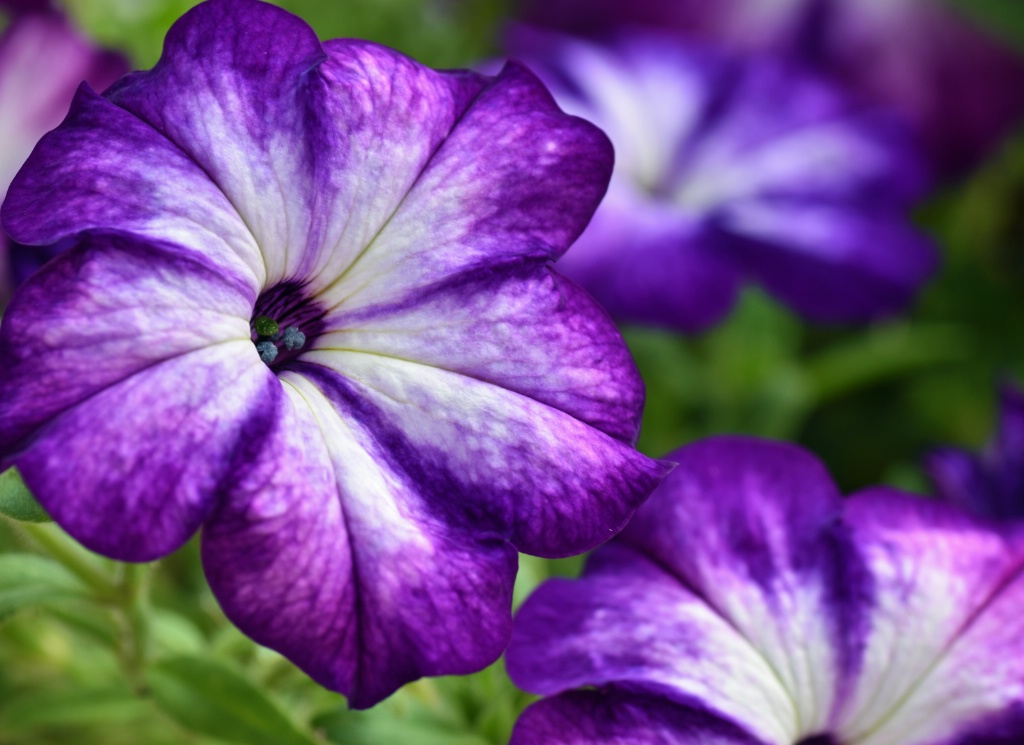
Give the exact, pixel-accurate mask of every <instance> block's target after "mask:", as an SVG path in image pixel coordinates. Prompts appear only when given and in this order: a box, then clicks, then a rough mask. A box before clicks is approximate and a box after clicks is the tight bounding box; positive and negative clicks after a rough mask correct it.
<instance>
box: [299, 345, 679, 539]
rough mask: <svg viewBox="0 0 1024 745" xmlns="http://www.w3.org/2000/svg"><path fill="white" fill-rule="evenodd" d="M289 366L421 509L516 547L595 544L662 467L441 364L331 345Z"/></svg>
mask: <svg viewBox="0 0 1024 745" xmlns="http://www.w3.org/2000/svg"><path fill="white" fill-rule="evenodd" d="M307 363H308V364H307ZM295 369H296V370H299V371H300V372H301V373H302V374H303V375H305V376H306V377H308V378H309V379H311V380H313V381H314V382H315V383H316V385H317V386H319V387H320V388H321V389H322V390H323V391H324V394H325V395H326V396H327V397H328V398H329V399H331V400H332V401H334V402H335V405H336V406H338V407H339V408H341V409H353V408H355V409H356V410H355V411H352V413H351V416H354V417H355V418H357V419H358V420H359V421H361V422H363V423H364V425H365V426H366V427H367V428H368V429H369V430H370V431H371V432H373V435H374V437H375V438H376V440H377V442H378V443H379V450H380V455H379V457H380V458H382V459H385V460H386V461H387V463H388V464H389V466H390V467H391V468H392V469H394V470H395V471H396V473H399V474H401V476H402V478H403V480H405V481H406V482H407V483H409V484H412V485H415V486H414V489H415V491H416V492H417V493H418V494H419V495H420V499H421V500H422V502H423V505H424V509H425V510H426V511H427V512H428V514H432V515H434V516H435V518H436V519H439V520H442V521H443V522H445V523H446V524H449V525H452V526H466V527H469V526H472V529H473V530H474V531H475V532H477V533H483V534H486V535H491V536H493V537H495V538H500V539H502V540H506V541H509V542H510V543H511V544H512V545H514V546H515V547H516V548H518V549H519V550H520V551H523V552H524V553H530V554H536V555H539V556H548V557H555V556H569V555H572V554H577V553H580V552H582V551H585V550H587V549H589V548H593V547H594V546H596V545H598V544H599V543H603V542H604V541H605V540H607V539H608V538H611V537H612V536H613V535H615V534H616V533H617V532H618V531H619V530H621V529H622V527H623V525H625V523H626V521H627V520H628V519H629V517H630V516H631V515H632V513H633V511H634V510H635V509H636V508H637V506H639V504H640V503H641V502H642V501H643V500H644V499H646V498H647V495H649V494H650V492H651V491H652V490H653V489H654V486H655V485H656V484H657V483H658V481H659V480H660V479H661V477H662V476H663V475H664V474H665V472H666V471H667V467H666V466H665V465H664V464H660V463H657V462H655V461H652V460H650V459H648V458H646V457H644V456H643V455H640V454H639V453H637V452H636V451H635V450H633V449H632V448H631V447H629V446H628V445H626V444H624V443H622V442H620V441H618V440H616V439H614V438H612V437H609V436H608V435H605V434H603V433H601V432H599V431H597V430H595V429H593V428H592V427H590V426H588V425H586V424H584V423H582V422H580V421H578V420H576V419H574V418H573V417H571V416H569V415H567V414H564V413H562V412H560V411H558V410H557V409H553V408H550V407H548V406H545V405H544V404H541V403H538V402H536V401H533V400H532V399H529V398H527V397H525V396H522V395H519V394H516V393H513V392H511V391H507V390H504V389H503V388H500V387H498V386H494V385H490V384H488V383H484V382H481V381H478V380H475V379H474V378H469V377H466V376H463V375H459V374H457V373H453V372H449V371H447V370H442V369H439V368H434V367H429V366H426V365H420V364H417V363H414V362H407V361H404V360H399V359H395V358H389V357H382V356H379V355H373V354H365V353H359V352H345V351H330V350H314V351H311V352H309V353H307V354H304V355H303V363H302V364H301V365H296V366H295ZM339 373H340V374H339ZM342 376H344V377H342Z"/></svg>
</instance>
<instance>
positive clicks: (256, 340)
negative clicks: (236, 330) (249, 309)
mask: <svg viewBox="0 0 1024 745" xmlns="http://www.w3.org/2000/svg"><path fill="white" fill-rule="evenodd" d="M303 288H304V285H303V284H302V283H300V282H281V283H279V284H277V285H274V286H273V287H271V288H270V289H269V290H266V291H265V292H263V293H262V294H261V295H260V297H259V299H258V300H257V301H256V309H255V310H254V311H253V316H252V320H251V321H249V330H250V333H251V334H252V341H253V344H255V345H256V351H258V352H259V354H260V359H262V360H263V362H265V363H266V364H267V366H268V367H270V368H271V369H273V370H278V369H280V368H282V367H283V366H284V365H286V364H287V363H288V362H289V361H290V360H293V359H295V358H296V357H298V356H299V355H300V354H301V353H302V350H303V349H307V348H309V346H310V344H311V343H312V342H313V341H314V340H315V339H316V337H317V336H319V335H320V333H321V332H322V331H323V329H324V320H323V318H324V309H323V308H322V307H321V306H320V305H319V304H318V303H316V302H315V301H313V300H312V299H311V298H309V297H308V296H307V295H306V294H305V293H304V292H303Z"/></svg>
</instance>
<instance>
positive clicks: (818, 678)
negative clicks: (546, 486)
mask: <svg viewBox="0 0 1024 745" xmlns="http://www.w3.org/2000/svg"><path fill="white" fill-rule="evenodd" d="M670 457H671V458H672V459H673V460H676V461H678V462H679V467H678V469H677V470H676V471H675V472H673V474H672V475H670V476H669V477H668V479H666V480H665V482H664V483H663V484H662V486H661V487H660V488H659V489H658V491H657V492H656V493H655V495H654V496H653V497H652V498H651V500H650V501H649V502H648V503H647V504H646V505H645V506H644V507H643V508H642V509H641V510H640V512H639V513H638V514H637V516H636V518H634V520H633V521H632V522H631V523H630V525H629V527H628V528H627V529H626V530H625V531H624V532H623V533H622V534H621V536H620V537H619V538H617V539H615V541H613V542H612V543H611V544H609V545H608V546H607V547H605V548H603V549H601V550H600V551H598V552H597V553H596V554H595V555H594V557H593V558H592V559H591V561H590V563H589V565H588V568H587V571H586V572H585V574H584V576H583V578H582V579H580V580H578V581H569V580H552V581H550V582H549V583H548V584H546V585H544V586H542V587H541V588H540V589H539V590H538V591H537V593H536V594H535V595H534V596H533V597H532V598H531V599H530V600H528V601H527V603H526V605H525V606H524V607H523V609H522V610H521V611H520V613H519V615H518V616H517V618H516V628H515V632H514V634H513V640H512V644H511V646H510V647H509V652H508V656H509V671H510V673H511V675H512V678H513V680H515V681H516V682H517V683H519V684H520V685H522V686H524V687H526V688H527V689H528V690H530V691H533V692H535V693H540V694H544V695H547V696H553V698H549V699H546V700H544V701H542V702H540V703H538V704H536V705H534V706H533V707H531V708H530V709H528V710H527V711H526V713H525V714H524V716H523V718H522V720H521V721H520V723H519V725H518V726H517V729H516V733H515V735H514V736H513V738H512V742H513V744H514V745H533V743H537V744H538V745H540V743H544V744H545V745H556V744H557V743H573V744H575V743H580V744H582V743H591V744H592V743H604V742H607V743H612V742H614V743H630V744H631V745H633V744H635V745H641V744H644V743H668V742H691V741H697V740H699V741H701V742H713V743H720V742H721V743H751V744H753V743H771V744H772V745H793V744H795V743H812V742H813V743H819V742H821V743H831V742H837V743H844V745H859V744H860V743H871V744H872V745H915V743H921V744H922V745H923V744H924V743H929V744H931V743H940V742H941V743H964V744H966V743H982V742H1011V741H1013V740H1011V739H1008V738H1019V737H1021V736H1024V718H1022V717H1021V711H1022V700H1024V689H1022V687H1021V679H1022V670H1024V662H1022V657H1021V654H1020V652H1021V645H1022V644H1024V641H1022V638H1024V637H1022V635H1021V626H1022V624H1024V621H1022V619H1021V616H1020V607H1021V602H1022V601H1024V580H1022V568H1024V540H1022V536H1020V535H1014V534H1008V533H1006V534H1004V533H1001V532H998V531H997V530H995V529H993V528H992V527H991V526H990V525H988V524H986V523H984V522H981V521H976V520H974V519H973V518H971V517H969V516H967V515H966V514H964V513H962V512H959V511H957V510H956V509H954V508H952V507H949V506H948V505H943V504H938V503H935V502H929V501H927V500H923V499H919V498H916V497H913V496H911V495H907V494H902V493H899V492H896V491H894V490H891V489H872V490H868V491H865V492H861V493H859V494H856V495H854V496H852V497H850V498H849V499H848V500H844V499H843V498H842V497H841V496H840V494H839V492H838V491H837V490H836V488H835V486H834V485H833V484H832V482H831V480H830V478H829V477H828V475H827V473H826V472H825V470H824V469H823V468H822V466H821V464H820V463H819V462H818V461H817V460H816V459H814V458H813V457H811V456H809V455H808V454H806V453H805V452H803V451H801V450H799V449H797V448H794V447H792V446H789V445H781V444H775V443H769V442H765V441H756V440H750V439H743V438H717V439H711V440H706V441H703V442H701V443H698V444H695V445H691V446H689V447H687V448H684V449H683V450H680V451H678V452H676V453H674V454H673V455H672V456H670ZM583 686H588V687H590V686H594V687H595V688H593V689H588V690H579V691H577V690H576V689H579V688H581V687H583Z"/></svg>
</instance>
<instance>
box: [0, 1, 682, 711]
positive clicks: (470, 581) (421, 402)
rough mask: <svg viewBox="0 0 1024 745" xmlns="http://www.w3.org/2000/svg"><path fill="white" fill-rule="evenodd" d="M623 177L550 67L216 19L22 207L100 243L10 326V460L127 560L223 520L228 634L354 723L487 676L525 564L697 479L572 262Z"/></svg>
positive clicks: (107, 115) (1, 430)
mask: <svg viewBox="0 0 1024 745" xmlns="http://www.w3.org/2000/svg"><path fill="white" fill-rule="evenodd" d="M610 167H611V150H610V147H609V146H608V143H607V140H606V138H604V136H603V135H601V133H600V132H599V131H598V130H596V129H595V128H594V127H592V126H591V125H589V124H587V123H586V122H583V121H581V120H577V119H573V118H570V117H568V116H566V115H564V114H562V112H560V111H559V110H558V109H557V107H555V105H554V103H553V102H552V101H551V98H550V96H549V95H548V93H547V92H546V91H545V90H544V88H543V87H542V86H541V85H540V83H539V82H538V81H537V80H536V78H534V77H533V76H532V75H531V74H530V73H528V72H527V71H526V70H524V69H523V68H521V67H518V66H515V65H512V66H509V67H508V68H507V69H506V70H505V71H504V72H502V73H501V74H500V75H499V76H498V77H497V78H493V79H492V78H484V77H482V76H478V75H475V74H471V73H466V72H452V73H437V72H434V71H432V70H430V69H428V68H425V67H423V66H421V65H419V64H418V63H416V62H414V61H413V60H411V59H409V58H407V57H405V56H403V55H401V54H399V53H397V52H393V51H391V50H389V49H387V48H384V47H381V46H379V45H375V44H372V43H365V42H360V41H352V40H341V41H332V42H327V43H325V44H324V45H321V44H320V43H319V42H318V41H317V38H316V36H315V34H314V33H313V31H312V30H311V29H310V28H309V26H307V25H306V24H305V23H304V22H302V21H301V20H299V19H298V18H296V17H294V16H292V15H290V14H288V13H286V12H284V11H282V10H280V9H278V8H275V7H273V6H270V5H267V4H263V3H258V2H254V1H253V0H210V2H207V3H204V4H202V5H200V6H199V7H197V8H196V9H195V10H193V11H191V12H189V13H188V14H186V15H185V16H184V17H183V18H182V19H181V20H180V21H179V22H178V23H177V24H176V25H175V26H174V27H173V28H172V29H171V31H170V32H169V33H168V37H167V41H166V45H165V49H164V55H163V57H162V58H161V61H160V63H159V64H158V65H157V66H156V67H155V68H154V69H153V70H151V71H149V72H143V73H136V74H133V75H130V76H127V77H125V78H124V79H122V80H121V81H120V82H119V83H117V84H115V85H114V86H113V87H112V88H111V90H110V91H109V92H108V93H107V95H106V97H101V96H97V95H96V94H95V93H93V92H92V91H91V90H89V89H88V88H87V87H83V88H82V89H80V91H79V93H78V95H77V96H76V98H75V102H74V104H73V106H72V110H71V113H70V114H69V116H68V118H67V120H65V122H64V123H63V124H62V125H61V127H59V128H58V129H57V130H56V131H55V132H53V133H51V134H50V135H47V136H46V137H45V138H44V139H43V140H42V141H41V142H40V144H39V145H38V146H37V148H36V149H35V151H34V152H33V154H32V156H31V157H30V158H29V160H28V163H27V164H26V166H25V168H24V169H23V170H22V171H21V172H20V173H19V175H18V177H17V178H16V179H15V181H14V184H13V185H12V187H11V190H10V193H9V195H8V198H7V201H6V202H5V203H4V207H3V219H4V225H5V227H6V229H7V230H8V231H9V232H10V233H11V234H12V235H13V236H14V237H15V238H16V239H18V240H21V241H22V242H25V243H37V244H49V243H53V242H54V241H56V240H60V239H62V238H65V237H67V236H76V237H77V243H76V246H75V247H74V248H73V249H72V250H70V251H68V252H66V253H64V254H62V255H61V256H60V257H59V258H58V259H57V260H55V261H54V262H52V263H51V264H49V265H48V266H47V267H46V268H45V269H44V270H43V271H41V272H40V273H38V274H36V275H34V277H33V278H32V279H31V280H30V281H29V282H27V283H26V284H25V285H23V286H22V288H21V289H19V291H18V292H17V293H16V294H15V297H14V300H13V301H12V303H11V305H10V307H9V309H8V311H7V314H6V315H5V317H4V319H3V325H2V327H0V359H2V360H3V365H4V366H5V368H6V371H7V374H6V376H5V377H4V378H3V379H2V380H0V453H2V456H3V457H2V460H0V463H2V464H3V465H4V466H8V465H15V466H17V468H18V469H19V471H20V472H21V474H22V475H23V477H24V480H25V482H26V484H27V485H28V486H29V487H30V488H31V490H32V492H33V493H34V494H35V495H36V496H37V497H38V499H39V501H40V502H41V503H42V504H43V505H44V507H45V508H46V509H47V511H48V512H49V513H50V514H51V515H52V516H53V517H54V519H55V520H56V521H57V522H58V523H59V524H60V525H61V526H62V527H64V528H65V529H66V530H67V531H68V532H69V533H70V534H71V535H72V536H74V537H75V538H77V539H78V540H79V541H81V542H82V543H83V544H84V545H86V546H87V547H89V548H90V549H92V550H94V551H97V552H99V553H101V554H104V555H106V556H110V557H113V558H116V559H120V560H125V561H148V560H151V559H154V558H157V557H160V556H163V555H165V554H167V553H169V552H171V551H174V550H176V549H178V548H180V547H181V546H182V544H184V543H185V542H186V541H187V540H188V539H189V537H190V536H191V535H192V534H193V533H194V532H195V531H196V529H197V528H198V527H199V526H200V525H204V532H203V562H204V567H205V571H206V575H207V578H208V580H209V582H210V585H211V587H212V589H213V591H214V593H215V595H216V596H217V597H218V599H219V601H220V603H221V605H222V607H223V608H224V611H225V613H226V614H227V615H228V617H229V618H231V619H232V621H234V622H235V623H236V624H237V625H238V626H239V627H240V628H241V629H242V630H243V631H245V632H246V633H247V634H249V635H250V636H251V637H253V638H254V639H255V640H257V641H259V642H261V643H263V644H265V645H267V646H270V647H272V648H274V649H277V650H280V651H281V652H282V653H283V654H285V655H286V656H288V657H289V658H290V659H292V660H294V661H295V662H296V663H297V664H298V665H300V666H301V667H302V668H303V669H304V670H306V671H307V672H308V673H309V674H310V675H311V676H312V677H314V678H315V679H316V680H318V681H319V682H321V683H322V684H323V685H325V686H327V687H329V688H332V689H334V690H338V691H341V692H343V693H345V694H346V695H347V696H348V698H349V701H350V702H351V703H352V705H353V706H356V707H366V706H370V705H372V704H374V703H376V702H378V701H379V700H381V699H382V698H384V697H386V696H388V695H389V694H391V693H392V692H393V691H394V690H395V689H396V688H397V687H399V686H400V685H402V684H403V683H406V682H408V681H410V680H413V679H415V678H418V677H420V676H422V675H438V674H452V673H468V672H473V671H476V670H479V669H481V668H483V667H485V666H486V665H488V664H490V663H491V662H493V661H494V660H495V659H496V658H497V657H498V656H499V655H500V653H501V651H502V649H503V648H504V646H505V644H506V642H507V638H508V634H509V633H510V621H511V619H510V605H511V593H512V585H513V580H514V577H515V573H516V563H517V553H516V550H517V549H519V550H522V551H524V552H527V553H533V554H539V555H544V556H550V557H558V556H565V555H570V554H574V553H579V552H582V551H585V550H587V549H588V548H591V547H593V546H594V545H597V544H599V543H601V542H603V541H605V540H606V539H607V538H608V537H610V536H611V535H613V534H614V533H615V532H617V531H618V530H619V529H620V528H621V527H622V526H623V525H624V524H625V522H626V520H627V519H628V517H629V515H630V514H631V513H632V511H633V510H634V509H635V508H636V506H637V505H638V504H639V503H640V502H641V501H642V500H643V499H644V498H646V496H647V495H648V494H649V493H650V491H651V490H652V489H653V487H654V485H655V484H656V483H657V481H658V480H659V478H660V476H661V475H662V474H663V472H664V466H662V465H659V464H657V463H656V462H654V461H651V460H649V459H647V458H646V457H644V456H642V455H640V454H639V453H637V452H636V451H635V450H634V449H633V447H632V443H633V441H634V440H635V437H636V432H637V423H638V418H639V414H640V408H641V405H642V400H643V387H642V383H641V381H640V380H639V378H638V377H637V375H636V372H635V368H634V367H633V366H632V363H631V361H630V358H629V354H628V351H627V350H626V348H625V346H624V345H623V344H622V341H621V338H620V337H619V335H618V333H617V332H616V330H615V328H614V327H613V326H612V324H611V323H610V321H609V320H608V319H607V317H606V315H605V314H604V313H603V311H601V309H600V308H599V307H597V306H596V305H595V304H594V303H593V301H591V300H590V299H589V298H588V297H586V296H585V295H584V294H583V293H582V292H581V291H580V290H578V289H577V288H576V287H575V286H574V285H572V284H571V283H569V282H566V281H565V280H564V279H562V278H561V277H559V276H558V275H557V274H555V273H554V272H552V271H551V269H550V267H549V263H550V261H551V260H553V259H555V258H557V256H558V255H560V254H561V253H562V252H563V251H564V250H565V249H566V248H567V247H568V245H569V243H571V242H572V240H573V239H574V238H575V236H576V235H577V234H578V233H579V232H580V231H581V230H582V228H583V226H584V225H585V224H586V221H587V220H588V219H589V217H590V214H591V212H592V211H593V209H594V207H595V205H596V204H597V202H598V200H599V199H600V197H601V195H602V194H603V192H604V190H605V187H606V184H607V180H608V177H609V171H610ZM55 205H56V206H55ZM566 443H572V447H571V448H569V447H567V446H566Z"/></svg>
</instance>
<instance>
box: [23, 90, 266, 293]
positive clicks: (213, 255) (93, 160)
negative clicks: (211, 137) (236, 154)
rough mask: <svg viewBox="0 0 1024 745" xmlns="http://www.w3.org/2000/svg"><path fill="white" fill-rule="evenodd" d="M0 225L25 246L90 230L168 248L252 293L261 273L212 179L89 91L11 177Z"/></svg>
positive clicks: (252, 246)
mask: <svg viewBox="0 0 1024 745" xmlns="http://www.w3.org/2000/svg"><path fill="white" fill-rule="evenodd" d="M54 201H58V202H59V203H60V204H61V209H53V203H54ZM3 226H4V229H5V230H7V231H8V232H9V233H10V234H11V235H12V236H13V238H14V239H15V240H17V241H18V242H20V243H30V244H51V243H54V242H56V241H58V240H60V239H61V238H64V237H67V236H72V235H75V234H77V233H80V232H82V231H88V230H101V231H103V230H105V231H111V230H113V231H117V232H122V233H133V234H135V235H137V236H139V237H142V238H144V239H147V240H159V241H161V242H174V243H177V244H179V245H181V246H182V247H183V248H185V249H189V250H191V251H193V252H195V253H199V254H202V255H204V256H205V257H207V260H209V261H213V262H215V263H217V264H218V265H220V267H221V268H222V269H223V270H224V271H226V272H230V273H231V274H232V275H234V276H236V277H238V279H239V280H244V281H245V283H246V284H247V286H248V287H249V288H251V292H253V293H256V292H257V291H258V286H259V284H260V283H261V282H262V281H263V279H264V275H265V269H264V266H263V261H262V259H261V258H260V252H259V248H258V247H257V246H256V244H255V242H254V241H253V238H252V235H251V234H250V233H249V231H248V229H247V228H246V226H245V224H244V223H243V222H242V220H241V219H240V218H239V216H238V213H237V212H236V211H235V209H234V207H233V206H232V205H231V203H230V202H228V200H227V199H226V198H225V197H224V195H223V194H222V193H221V191H220V190H219V189H218V188H217V186H216V185H215V184H214V183H213V182H212V181H211V180H210V177H209V176H208V175H207V174H205V173H204V172H203V171H202V169H200V168H199V167H198V166H197V165H196V164H195V163H194V162H192V161H191V160H190V159H189V158H188V157H187V156H186V155H185V154H184V153H182V152H181V151H180V150H179V149H178V148H177V147H176V146H175V145H173V144H172V143H170V142H169V141H168V140H167V139H166V138H165V137H163V136H162V135H161V134H160V133H159V132H158V131H157V130H155V129H153V128H152V127H150V126H149V125H148V124H146V123H144V122H142V121H140V120H139V119H137V118H136V117H134V116H132V115H131V114H129V113H127V112H125V111H124V110H122V109H120V108H118V107H117V106H114V105H113V104H111V103H110V102H109V101H107V100H106V99H104V98H102V97H100V96H97V95H96V94H95V93H93V92H92V91H91V90H90V89H89V88H88V87H87V86H83V87H82V88H80V89H79V91H78V93H77V94H76V96H75V99H74V101H73V103H72V106H71V111H70V112H69V114H68V117H67V119H66V120H65V121H64V123H63V124H62V125H61V126H60V127H58V128H57V129H56V130H55V131H53V132H51V133H50V134H48V135H46V136H45V137H43V139H42V141H40V143H39V144H38V145H37V146H36V149H35V150H34V151H33V153H32V155H31V156H30V157H29V159H28V162H27V163H26V166H25V168H23V169H22V171H21V172H20V173H19V174H18V176H17V178H15V180H14V183H13V184H12V185H11V189H10V193H9V194H8V197H7V201H6V202H4V205H3Z"/></svg>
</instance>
